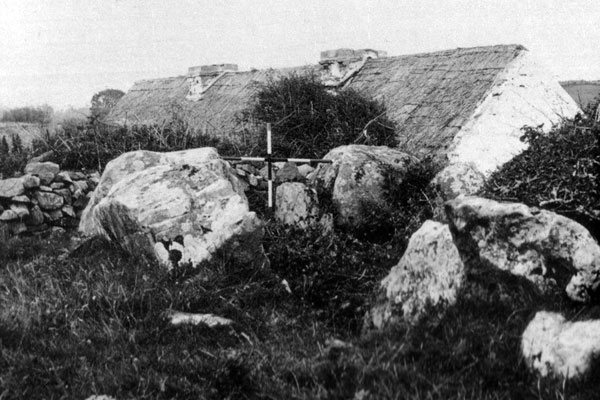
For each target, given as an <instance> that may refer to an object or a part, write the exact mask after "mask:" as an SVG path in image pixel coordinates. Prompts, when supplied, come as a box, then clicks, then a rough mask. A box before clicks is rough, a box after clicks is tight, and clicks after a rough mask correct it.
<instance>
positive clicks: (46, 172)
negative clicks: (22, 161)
mask: <svg viewBox="0 0 600 400" xmlns="http://www.w3.org/2000/svg"><path fill="white" fill-rule="evenodd" d="M59 171H60V168H59V166H58V164H55V163H53V162H49V161H46V162H30V163H29V164H27V165H26V166H25V173H26V174H31V175H36V176H39V178H40V181H41V183H42V184H43V185H49V184H50V183H52V181H53V180H54V177H55V176H56V174H58V172H59Z"/></svg>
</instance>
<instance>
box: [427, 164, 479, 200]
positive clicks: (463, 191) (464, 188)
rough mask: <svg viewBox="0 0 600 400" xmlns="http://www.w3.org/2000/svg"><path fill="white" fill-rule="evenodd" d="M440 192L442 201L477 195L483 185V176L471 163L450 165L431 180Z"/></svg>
mask: <svg viewBox="0 0 600 400" xmlns="http://www.w3.org/2000/svg"><path fill="white" fill-rule="evenodd" d="M432 183H433V184H434V185H435V186H437V187H438V188H439V190H440V193H441V195H442V198H443V200H444V201H446V200H452V199H454V198H456V197H458V196H459V195H465V196H471V195H474V194H476V193H477V191H478V190H479V189H481V188H482V187H483V185H484V183H485V176H484V175H483V174H482V173H481V172H480V171H479V170H478V169H477V167H476V166H475V165H474V164H472V163H460V162H459V163H455V164H450V165H448V166H447V167H446V168H444V169H443V170H441V171H440V172H439V173H438V174H437V175H436V176H435V177H434V178H433V180H432Z"/></svg>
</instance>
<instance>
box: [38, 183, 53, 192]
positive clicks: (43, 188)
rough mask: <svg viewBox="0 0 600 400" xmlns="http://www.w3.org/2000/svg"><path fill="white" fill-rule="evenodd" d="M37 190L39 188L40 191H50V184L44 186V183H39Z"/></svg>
mask: <svg viewBox="0 0 600 400" xmlns="http://www.w3.org/2000/svg"><path fill="white" fill-rule="evenodd" d="M39 190H41V191H42V192H49V193H52V192H53V190H52V188H51V187H50V186H46V185H40V187H39Z"/></svg>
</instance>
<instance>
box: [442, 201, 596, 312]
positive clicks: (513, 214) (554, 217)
mask: <svg viewBox="0 0 600 400" xmlns="http://www.w3.org/2000/svg"><path fill="white" fill-rule="evenodd" d="M446 214H447V217H448V220H449V221H450V224H451V226H452V228H453V229H454V231H455V232H456V236H458V240H457V246H458V247H459V251H461V253H464V254H465V255H468V254H469V253H475V254H471V255H472V256H475V257H478V258H479V259H480V260H481V261H483V262H484V263H485V264H488V265H492V266H494V267H496V268H499V269H501V270H504V271H508V272H510V273H512V274H515V275H520V276H524V277H525V278H527V279H529V280H530V281H532V282H533V283H534V284H536V285H537V286H538V287H539V288H540V289H541V290H543V291H547V290H548V289H552V288H554V287H556V284H558V285H559V287H560V288H563V287H566V292H567V295H568V296H569V297H570V298H571V299H573V300H576V301H582V302H586V301H589V300H590V297H591V295H592V293H594V292H596V290H597V289H598V287H599V286H600V246H598V243H597V242H596V241H595V240H594V238H593V237H592V235H591V234H590V233H589V232H588V231H587V230H586V229H585V228H584V227H583V226H581V225H580V224H578V223H577V222H575V221H573V220H571V219H569V218H566V217H563V216H561V215H558V214H555V213H553V212H550V211H546V210H538V209H535V208H529V207H527V206H526V205H524V204H520V203H500V202H497V201H494V200H489V199H484V198H479V197H458V198H456V199H454V200H451V201H448V202H446Z"/></svg>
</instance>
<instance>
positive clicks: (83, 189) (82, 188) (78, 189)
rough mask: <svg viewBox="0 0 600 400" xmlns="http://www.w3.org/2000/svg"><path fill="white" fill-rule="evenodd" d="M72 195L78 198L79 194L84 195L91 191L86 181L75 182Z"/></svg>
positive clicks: (72, 186)
mask: <svg viewBox="0 0 600 400" xmlns="http://www.w3.org/2000/svg"><path fill="white" fill-rule="evenodd" d="M70 189H71V193H73V197H75V198H78V197H79V194H78V193H80V194H84V193H87V192H88V191H89V185H88V183H87V182H86V181H73V184H72V185H71V187H70Z"/></svg>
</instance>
